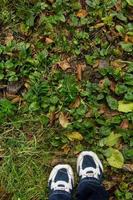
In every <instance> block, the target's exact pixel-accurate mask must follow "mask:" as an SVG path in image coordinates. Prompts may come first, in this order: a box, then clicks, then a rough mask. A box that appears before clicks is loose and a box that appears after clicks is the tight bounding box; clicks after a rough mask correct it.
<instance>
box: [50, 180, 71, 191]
mask: <svg viewBox="0 0 133 200" xmlns="http://www.w3.org/2000/svg"><path fill="white" fill-rule="evenodd" d="M51 189H53V190H62V191H66V192H70V190H71V189H72V188H71V186H70V184H69V183H66V182H65V181H57V182H56V183H52V185H51Z"/></svg>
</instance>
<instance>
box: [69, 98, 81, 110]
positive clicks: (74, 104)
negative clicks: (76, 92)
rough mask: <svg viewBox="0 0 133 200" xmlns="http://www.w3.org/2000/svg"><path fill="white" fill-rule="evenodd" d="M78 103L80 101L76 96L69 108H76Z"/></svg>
mask: <svg viewBox="0 0 133 200" xmlns="http://www.w3.org/2000/svg"><path fill="white" fill-rule="evenodd" d="M80 103H81V98H80V97H77V98H76V100H75V101H74V102H72V103H71V104H70V106H69V107H70V108H78V107H79V106H80Z"/></svg>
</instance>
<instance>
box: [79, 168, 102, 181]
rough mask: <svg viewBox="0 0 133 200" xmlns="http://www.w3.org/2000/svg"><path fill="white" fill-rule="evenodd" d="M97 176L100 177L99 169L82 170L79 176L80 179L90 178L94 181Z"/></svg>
mask: <svg viewBox="0 0 133 200" xmlns="http://www.w3.org/2000/svg"><path fill="white" fill-rule="evenodd" d="M98 175H100V171H99V169H94V168H89V167H88V168H86V169H85V170H83V171H82V174H81V176H82V178H86V177H91V178H96V179H98Z"/></svg>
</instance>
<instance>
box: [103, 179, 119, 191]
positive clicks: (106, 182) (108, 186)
mask: <svg viewBox="0 0 133 200" xmlns="http://www.w3.org/2000/svg"><path fill="white" fill-rule="evenodd" d="M103 185H104V186H105V188H106V190H110V189H111V188H112V187H114V186H115V185H117V183H115V182H114V181H106V180H105V181H103Z"/></svg>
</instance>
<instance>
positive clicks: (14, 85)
mask: <svg viewBox="0 0 133 200" xmlns="http://www.w3.org/2000/svg"><path fill="white" fill-rule="evenodd" d="M23 85H24V82H23V81H16V82H10V83H8V85H7V92H8V93H9V94H17V93H18V91H19V90H20V89H21V88H22V86H23Z"/></svg>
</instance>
